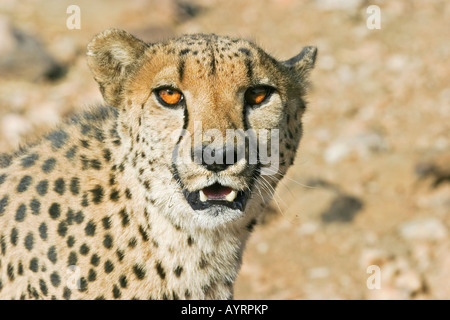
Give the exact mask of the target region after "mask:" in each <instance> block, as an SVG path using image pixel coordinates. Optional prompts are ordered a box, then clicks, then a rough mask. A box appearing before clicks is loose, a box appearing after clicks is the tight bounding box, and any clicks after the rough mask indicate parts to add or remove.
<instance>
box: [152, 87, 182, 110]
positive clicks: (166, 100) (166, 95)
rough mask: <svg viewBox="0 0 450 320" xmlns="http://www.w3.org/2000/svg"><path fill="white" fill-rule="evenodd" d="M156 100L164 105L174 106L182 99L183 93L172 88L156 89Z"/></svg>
mask: <svg viewBox="0 0 450 320" xmlns="http://www.w3.org/2000/svg"><path fill="white" fill-rule="evenodd" d="M156 95H157V97H158V100H159V101H160V102H161V103H162V104H163V105H165V106H176V105H177V104H179V103H180V102H181V101H182V100H183V94H182V93H181V92H180V91H178V90H176V89H172V88H163V89H157V90H156Z"/></svg>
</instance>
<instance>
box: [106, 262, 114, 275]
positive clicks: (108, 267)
mask: <svg viewBox="0 0 450 320" xmlns="http://www.w3.org/2000/svg"><path fill="white" fill-rule="evenodd" d="M113 270H114V264H113V263H112V262H111V260H106V262H105V272H106V273H111V272H112V271H113Z"/></svg>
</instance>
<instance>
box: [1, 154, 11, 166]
mask: <svg viewBox="0 0 450 320" xmlns="http://www.w3.org/2000/svg"><path fill="white" fill-rule="evenodd" d="M11 161H12V157H11V156H10V155H9V154H6V153H0V168H7V167H9V166H10V165H11Z"/></svg>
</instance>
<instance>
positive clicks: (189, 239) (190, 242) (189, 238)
mask: <svg viewBox="0 0 450 320" xmlns="http://www.w3.org/2000/svg"><path fill="white" fill-rule="evenodd" d="M193 243H194V240H193V239H192V237H191V236H189V237H188V239H187V244H188V246H189V247H190V246H192V244H193Z"/></svg>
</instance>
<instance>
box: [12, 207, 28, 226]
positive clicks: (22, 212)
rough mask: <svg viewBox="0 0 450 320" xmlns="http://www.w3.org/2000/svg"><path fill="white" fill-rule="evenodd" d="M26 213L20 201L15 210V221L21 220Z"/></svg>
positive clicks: (25, 208)
mask: <svg viewBox="0 0 450 320" xmlns="http://www.w3.org/2000/svg"><path fill="white" fill-rule="evenodd" d="M26 214H27V207H26V206H25V205H24V204H23V203H22V204H21V205H20V206H19V207H18V208H17V211H16V216H15V219H16V221H17V222H22V221H23V220H25V216H26Z"/></svg>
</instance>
